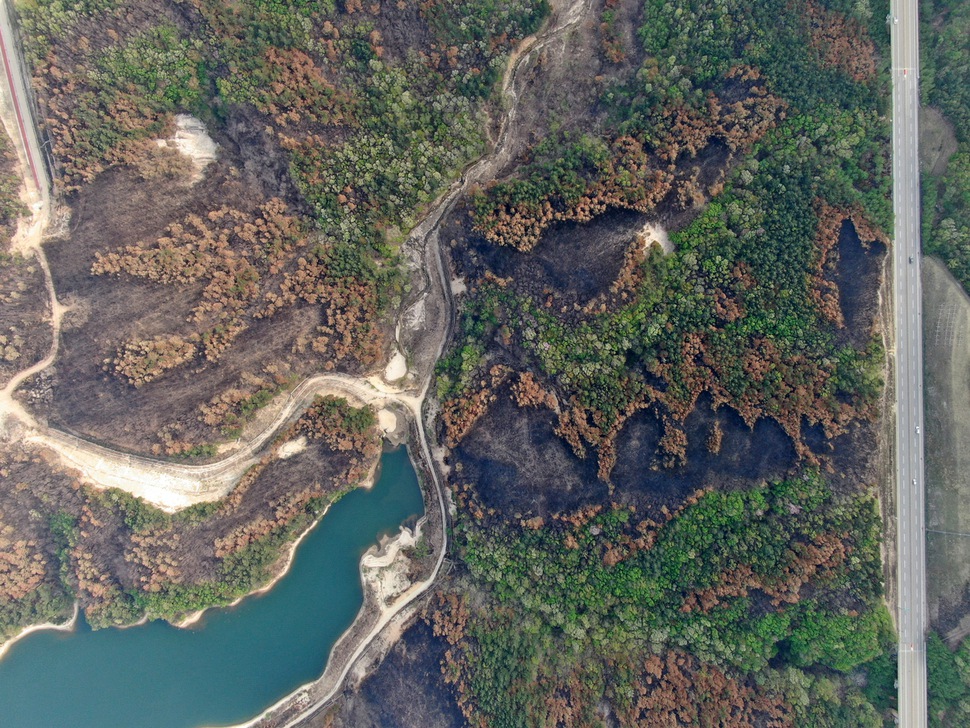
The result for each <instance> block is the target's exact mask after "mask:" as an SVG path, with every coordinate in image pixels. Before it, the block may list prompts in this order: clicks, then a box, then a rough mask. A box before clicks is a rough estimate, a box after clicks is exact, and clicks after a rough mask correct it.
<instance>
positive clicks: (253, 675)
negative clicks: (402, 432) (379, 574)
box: [0, 448, 423, 728]
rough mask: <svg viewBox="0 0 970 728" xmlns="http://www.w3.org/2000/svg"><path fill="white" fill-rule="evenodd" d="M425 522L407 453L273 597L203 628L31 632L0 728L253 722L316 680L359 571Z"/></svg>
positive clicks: (388, 461)
mask: <svg viewBox="0 0 970 728" xmlns="http://www.w3.org/2000/svg"><path fill="white" fill-rule="evenodd" d="M422 511H423V504H422V501H421V491H420V488H419V487H418V482H417V478H416V477H415V473H414V469H413V468H412V466H411V463H410V461H409V459H408V456H407V451H406V450H405V449H404V448H399V449H398V450H395V451H393V452H389V453H386V454H385V455H384V457H383V460H382V472H381V477H380V480H379V481H378V482H377V484H376V485H375V486H374V487H373V488H372V489H371V490H369V491H365V490H356V491H354V492H352V493H350V494H349V495H347V496H345V497H344V498H343V499H341V500H340V501H339V502H338V503H336V504H335V505H334V506H333V507H332V508H331V509H330V511H329V513H327V515H326V516H325V517H324V519H323V520H322V521H321V522H320V524H319V525H318V526H317V527H316V528H315V529H314V530H313V531H312V532H311V533H310V534H309V535H308V536H307V537H306V539H304V541H303V543H302V544H301V545H300V547H299V549H298V550H297V554H296V559H295V560H294V562H293V566H292V568H291V569H290V571H289V572H288V573H287V575H286V576H285V577H284V578H283V579H282V580H281V581H280V582H278V583H277V584H276V586H274V587H273V588H272V589H271V590H270V591H269V592H268V593H266V594H264V595H261V596H256V597H251V598H249V599H246V600H245V601H244V602H243V603H242V604H240V605H239V606H237V607H235V608H232V609H220V610H214V611H210V612H207V613H206V617H205V619H204V622H203V623H202V625H200V626H199V627H198V628H195V629H190V630H182V629H176V628H174V627H171V626H169V625H168V624H166V623H164V622H152V623H150V624H146V625H143V626H140V627H132V628H129V629H123V630H119V629H106V630H100V631H98V632H92V631H91V629H90V628H89V627H88V626H87V625H86V624H83V623H82V624H81V625H79V627H78V629H77V630H75V631H74V632H71V633H65V632H49V631H44V632H35V633H34V634H32V635H30V636H29V637H26V638H24V639H23V640H21V641H19V642H17V643H15V644H14V645H13V647H12V648H11V649H10V651H9V652H8V653H7V655H6V656H5V657H4V658H3V660H0V726H3V728H20V727H21V726H22V727H23V728H48V727H49V728H60V727H61V726H64V727H65V728H87V727H90V728H95V726H96V727H97V728H114V727H117V728H154V727H155V726H158V728H179V727H181V726H189V727H194V726H199V725H225V724H231V723H236V722H240V721H243V720H247V719H249V718H251V717H253V716H254V715H256V714H257V713H259V712H260V711H261V710H262V709H264V708H266V707H268V706H270V705H272V704H273V703H275V702H276V701H277V700H279V699H280V698H282V697H283V696H284V695H286V694H287V693H289V692H291V691H292V690H294V689H295V688H297V687H299V686H300V685H301V684H303V683H305V682H308V681H310V680H312V679H314V678H316V677H318V676H319V675H320V673H321V672H322V671H323V668H324V665H325V664H326V661H327V656H328V655H329V654H330V648H331V647H332V646H333V644H334V642H336V640H337V638H338V637H339V636H340V635H341V633H342V632H343V631H344V630H346V629H347V627H348V626H349V625H350V623H351V622H352V621H353V619H354V617H355V616H356V615H357V611H358V610H359V609H360V605H361V603H362V600H363V595H362V592H361V586H360V578H359V573H358V563H359V560H360V556H361V554H362V553H363V552H364V551H365V550H366V549H367V548H368V547H369V546H370V545H372V544H373V543H374V542H375V541H376V538H377V536H378V534H381V533H384V532H388V531H396V530H397V527H398V526H399V525H400V524H401V523H402V522H403V521H405V520H406V519H407V518H408V517H409V516H413V515H417V514H420V513H421V512H422Z"/></svg>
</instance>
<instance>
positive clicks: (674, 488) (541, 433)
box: [451, 388, 877, 520]
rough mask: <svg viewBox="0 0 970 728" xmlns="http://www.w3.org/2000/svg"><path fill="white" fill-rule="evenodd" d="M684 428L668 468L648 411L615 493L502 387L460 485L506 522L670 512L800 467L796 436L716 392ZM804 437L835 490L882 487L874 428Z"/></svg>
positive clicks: (460, 459)
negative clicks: (683, 450) (715, 436)
mask: <svg viewBox="0 0 970 728" xmlns="http://www.w3.org/2000/svg"><path fill="white" fill-rule="evenodd" d="M715 428H716V429H719V430H720V432H721V443H720V449H719V451H718V452H717V453H714V452H711V450H710V449H709V447H708V443H709V441H710V439H711V434H712V432H713V431H714V430H715ZM684 430H685V432H686V434H687V458H686V463H685V464H684V465H682V466H677V467H672V468H668V467H664V466H663V465H662V464H661V458H662V453H659V452H658V443H659V441H660V437H661V435H662V426H661V424H660V420H659V418H658V416H657V413H656V412H654V411H653V410H644V411H643V412H640V413H639V414H637V415H635V416H634V417H632V418H631V419H630V421H629V422H628V423H627V424H626V426H625V427H624V428H623V430H622V431H621V433H620V436H619V438H618V441H617V448H616V451H617V463H616V466H615V467H614V469H613V473H612V478H611V479H612V482H613V486H614V490H613V492H612V493H611V492H610V489H609V486H608V485H607V484H606V483H604V482H603V481H601V480H599V478H598V477H597V473H596V471H597V463H596V457H595V454H594V453H593V452H592V451H590V453H589V454H588V455H587V457H586V458H585V459H580V458H578V457H577V456H576V455H575V454H574V453H573V451H572V448H571V447H570V446H569V445H568V444H567V443H566V442H565V441H563V440H562V439H561V438H560V437H559V436H558V435H556V433H555V415H553V414H552V412H551V411H549V410H547V409H535V408H519V407H518V406H517V405H516V404H515V403H514V402H513V401H512V399H511V397H510V396H509V394H508V391H507V389H505V388H502V389H501V390H500V391H499V393H498V396H497V398H496V401H495V402H494V403H493V404H492V405H491V406H490V408H489V410H488V412H487V414H486V415H485V416H483V417H482V418H481V419H480V420H479V421H478V422H477V423H476V425H475V426H474V427H473V428H472V430H471V431H470V432H469V433H468V435H466V437H465V438H464V439H463V440H462V442H461V444H460V445H459V446H458V447H457V448H456V449H455V450H454V451H453V453H452V456H451V457H452V464H453V465H454V466H456V468H455V470H453V474H452V481H453V482H455V483H463V484H468V485H472V486H474V488H475V490H476V491H477V493H478V495H479V497H480V498H481V502H482V505H483V506H484V507H486V508H494V509H495V510H496V511H497V515H498V516H499V517H504V518H509V519H515V520H518V519H521V518H530V517H533V516H543V517H546V516H548V515H549V514H552V513H563V512H569V511H574V510H576V509H578V508H580V507H581V506H584V505H589V504H595V503H600V504H605V503H607V502H609V501H615V502H622V503H626V504H629V505H635V506H636V507H637V508H638V510H640V511H641V512H644V513H652V512H656V511H657V510H658V509H659V508H660V507H661V506H667V508H670V509H672V508H676V507H677V506H678V505H679V504H680V503H681V502H682V501H683V500H684V499H685V498H686V497H688V496H689V495H690V494H691V493H693V492H694V491H696V490H698V489H699V488H704V487H713V488H715V489H717V490H724V489H734V488H748V487H750V486H751V485H752V484H755V483H759V482H763V481H768V480H776V479H780V478H784V477H786V476H787V475H789V474H790V473H792V472H794V471H795V470H796V469H797V468H798V467H799V460H798V457H797V455H796V452H795V448H794V445H793V444H792V441H791V439H790V438H789V437H788V435H787V434H785V432H784V431H783V430H782V428H781V426H780V425H778V424H777V423H776V422H775V421H774V420H770V419H761V420H759V421H758V422H757V423H755V425H754V427H753V428H752V427H748V426H747V425H746V424H745V423H744V421H743V420H742V419H741V417H740V416H739V415H738V414H737V413H736V412H735V411H734V410H733V409H731V408H730V407H721V408H719V409H717V410H714V409H712V407H711V400H710V398H709V397H708V396H707V395H704V396H702V397H701V398H700V400H699V401H698V403H697V406H696V408H695V409H694V411H693V412H691V414H690V415H689V416H688V417H687V420H686V421H685V423H684ZM803 432H804V434H805V435H806V441H807V444H808V445H809V446H810V447H811V448H812V449H813V451H814V452H816V453H817V454H818V455H819V456H820V458H821V463H822V465H821V467H822V469H823V472H824V473H825V477H826V479H827V481H828V482H829V484H830V485H831V486H832V487H833V488H834V489H835V490H837V491H841V492H858V489H859V488H860V487H866V486H871V485H873V484H874V478H875V470H874V461H875V458H876V453H877V443H876V437H875V432H874V430H873V428H872V426H871V425H868V424H858V425H854V426H852V427H851V428H850V429H849V431H848V432H847V433H846V434H845V435H842V436H839V437H836V438H833V439H831V440H827V439H826V438H825V437H824V434H823V433H822V432H821V431H820V430H818V429H817V428H811V427H808V426H807V425H806V426H805V427H804V428H803Z"/></svg>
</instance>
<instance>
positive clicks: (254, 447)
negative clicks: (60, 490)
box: [0, 0, 592, 726]
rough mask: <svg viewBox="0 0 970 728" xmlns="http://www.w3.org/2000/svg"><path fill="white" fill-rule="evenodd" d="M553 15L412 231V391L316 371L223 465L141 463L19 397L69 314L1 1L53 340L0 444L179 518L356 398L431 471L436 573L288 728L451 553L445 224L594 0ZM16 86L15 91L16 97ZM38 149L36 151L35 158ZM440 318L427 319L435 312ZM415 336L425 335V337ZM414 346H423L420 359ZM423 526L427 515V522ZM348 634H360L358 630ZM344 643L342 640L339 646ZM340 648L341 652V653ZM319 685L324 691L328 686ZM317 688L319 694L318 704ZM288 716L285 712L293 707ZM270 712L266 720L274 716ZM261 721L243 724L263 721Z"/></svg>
mask: <svg viewBox="0 0 970 728" xmlns="http://www.w3.org/2000/svg"><path fill="white" fill-rule="evenodd" d="M552 5H553V9H552V17H551V18H550V20H549V21H548V22H547V23H546V25H545V27H544V29H543V30H542V31H541V32H540V33H538V34H536V35H535V36H531V37H529V38H527V39H525V40H524V41H523V42H522V43H521V44H520V46H519V47H518V49H517V50H516V51H515V52H514V53H513V55H512V57H511V58H510V62H509V65H508V67H507V69H506V73H505V76H504V78H503V82H502V94H503V96H504V98H505V99H506V101H507V108H508V110H507V112H506V113H505V116H504V118H503V119H502V123H501V126H500V129H499V132H498V136H497V142H496V144H495V146H494V148H493V149H492V150H491V152H490V153H488V154H487V155H486V156H484V157H482V158H481V159H479V160H477V161H476V162H474V163H473V164H471V165H470V166H469V167H468V168H466V170H465V172H464V174H463V175H462V176H461V178H460V179H459V180H457V181H456V182H455V183H454V184H452V186H451V187H450V188H449V190H448V191H447V193H446V194H444V195H443V196H442V197H441V198H440V199H439V200H438V202H437V203H436V204H434V205H433V206H432V207H431V209H430V210H429V212H428V214H427V215H426V216H425V218H424V219H423V220H422V221H421V223H419V224H418V225H417V226H416V227H415V229H414V230H413V231H412V233H411V235H410V237H409V240H408V242H407V243H406V245H405V246H404V250H403V252H404V254H405V259H406V260H408V262H409V264H410V267H411V273H412V275H413V276H414V277H421V278H423V285H422V286H419V290H418V292H417V294H416V295H415V297H414V299H413V300H412V301H411V302H410V304H409V305H408V306H407V307H406V308H405V309H404V311H403V312H402V314H401V316H400V319H399V324H398V337H397V338H398V346H399V348H400V349H401V350H402V351H405V352H408V353H409V355H410V356H409V357H408V358H409V360H411V361H413V362H415V365H414V370H413V371H412V378H411V380H410V381H412V382H414V384H413V385H412V386H411V387H409V388H408V389H397V388H394V387H392V386H390V385H388V384H387V383H385V382H384V381H383V380H382V379H380V378H379V377H371V378H368V379H363V378H355V377H351V376H348V375H341V374H321V375H317V376H313V377H310V378H308V379H306V380H305V381H303V382H302V383H301V384H300V385H299V386H297V387H296V388H295V389H294V390H292V391H291V392H290V393H289V394H288V395H287V396H286V399H285V400H284V401H283V403H282V405H277V406H278V407H279V410H278V412H277V413H276V415H275V417H273V418H272V421H271V422H269V423H268V424H266V425H265V426H264V427H263V428H262V429H261V430H260V431H259V432H258V433H256V434H254V435H253V436H251V437H250V439H248V441H247V442H245V443H243V444H241V445H240V447H239V449H238V450H237V451H235V452H233V453H232V454H231V455H228V456H227V457H225V458H223V459H221V460H219V461H217V462H214V463H211V464H207V465H182V464H179V463H172V462H168V461H164V460H158V459H154V458H151V457H144V456H140V455H131V454H127V453H123V452H119V451H116V450H112V449H110V448H107V447H102V446H100V445H96V444H94V443H92V442H90V441H88V440H85V439H82V438H79V437H76V436H73V435H69V434H67V433H65V432H62V431H59V430H56V429H54V428H50V427H45V426H43V425H41V424H40V423H38V422H37V421H36V420H35V419H34V418H33V417H32V416H31V415H30V413H29V412H27V411H26V410H25V409H24V408H23V407H22V406H20V404H19V403H18V402H17V401H16V400H15V399H14V397H13V394H14V392H15V391H16V389H17V388H18V387H19V386H20V385H21V384H22V383H23V382H24V381H26V380H27V379H28V378H29V377H31V376H33V375H35V374H37V373H39V372H41V371H43V370H44V369H46V368H47V367H48V366H50V365H51V364H52V363H53V362H54V360H55V358H56V356H57V351H58V343H59V340H60V322H61V316H62V314H63V312H64V310H65V309H64V307H63V306H62V305H61V304H60V303H59V302H58V300H57V295H56V291H55V290H54V285H53V279H52V277H51V274H50V269H49V266H48V263H47V259H46V256H45V255H44V251H43V249H42V247H41V245H40V242H41V239H42V233H43V229H44V227H45V225H46V223H47V220H48V219H49V216H50V194H49V190H50V189H52V184H51V180H50V177H49V175H48V171H47V169H46V168H45V167H43V166H42V165H38V164H35V162H34V159H35V158H37V159H39V151H36V150H39V144H38V140H37V132H36V128H37V127H36V124H35V122H34V120H33V116H32V113H31V109H30V106H29V103H28V100H27V98H26V89H27V88H29V80H28V79H27V77H26V75H25V74H24V72H23V68H22V65H21V64H20V63H19V60H18V59H17V58H16V55H17V54H16V52H15V51H13V48H14V39H13V35H12V32H11V28H10V25H9V18H8V17H7V12H6V2H5V1H4V0H0V11H2V12H0V31H2V32H0V41H2V43H3V48H4V53H3V57H4V61H5V70H6V75H7V78H8V81H9V82H8V83H7V84H6V88H4V89H3V91H4V92H5V94H6V96H5V100H6V101H7V102H8V103H9V104H10V106H11V108H12V110H13V111H14V112H15V116H14V117H13V118H11V119H10V120H8V119H6V118H5V121H6V122H7V126H8V129H9V127H10V126H11V123H10V122H11V121H13V120H14V119H16V121H17V124H16V127H15V128H14V129H9V130H10V131H11V132H12V133H11V137H12V138H13V139H14V142H15V145H16V146H17V147H18V151H19V153H20V154H21V159H22V160H23V162H24V172H25V174H24V176H25V183H26V184H27V185H28V187H29V186H30V184H31V178H33V180H34V182H35V184H34V185H33V187H34V189H35V191H36V193H35V197H36V201H35V203H34V216H33V218H32V219H31V221H30V222H29V226H30V228H29V233H30V234H29V235H26V237H25V240H27V241H28V242H27V243H26V244H25V245H24V246H23V247H24V249H25V250H29V251H30V252H31V253H32V254H34V255H35V256H36V257H37V258H38V260H39V262H40V265H41V267H42V268H43V271H44V275H45V280H46V284H47V290H48V296H49V300H50V307H51V312H52V317H51V318H52V322H51V327H52V343H51V348H50V350H49V353H48V355H47V356H46V357H45V358H44V359H43V360H41V361H39V362H37V363H36V364H34V365H32V366H30V367H28V368H26V369H24V370H23V371H21V372H20V373H18V374H17V375H16V376H15V377H13V378H12V379H11V380H10V382H9V383H8V384H7V386H6V387H5V388H4V389H3V390H2V392H0V439H7V440H19V441H21V442H24V443H28V444H31V445H34V446H39V447H45V448H49V449H50V450H52V451H54V452H55V453H57V454H58V456H59V457H60V458H61V460H62V461H63V462H64V464H65V465H67V466H69V467H72V468H75V469H77V470H78V471H80V472H81V473H82V475H83V476H84V478H85V479H86V480H88V481H89V482H90V483H91V484H93V485H94V486H96V487H101V488H121V489H123V490H126V491H128V492H131V493H133V494H135V495H138V496H139V497H142V498H144V499H145V500H147V501H149V502H151V503H154V504H156V505H158V506H159V507H162V508H164V509H166V510H178V509H180V508H184V507H186V506H189V505H191V504H193V503H198V502H201V501H211V500H216V499H218V498H221V497H223V496H225V495H226V494H228V493H229V492H231V490H232V489H233V487H234V486H235V485H236V483H237V482H238V481H239V478H240V477H241V476H242V474H243V473H244V472H245V471H246V469H247V468H248V467H249V466H250V465H252V464H253V463H254V462H256V461H258V460H259V458H260V457H261V456H262V454H263V453H264V452H265V450H266V448H267V447H268V446H269V445H270V444H271V443H272V441H273V439H274V438H275V437H276V436H277V434H278V433H279V432H281V430H282V429H283V428H284V427H286V426H287V424H288V423H289V422H290V421H291V420H292V419H293V418H294V417H296V416H298V415H299V414H300V413H301V412H302V411H303V410H305V409H306V408H307V407H308V406H309V404H310V403H311V402H312V400H313V398H314V397H316V396H317V395H321V394H335V395H339V396H344V397H347V398H349V399H351V400H355V401H358V402H364V403H367V404H370V405H373V406H374V407H376V408H378V409H387V408H393V409H397V410H403V411H404V412H406V413H407V416H408V417H409V418H411V419H412V421H413V422H414V423H415V424H416V427H414V428H413V429H414V431H415V432H416V433H417V440H418V442H417V443H415V444H416V447H412V449H411V454H412V457H416V458H418V459H419V460H421V461H423V464H424V466H425V467H424V470H426V471H427V472H428V473H430V475H431V478H432V480H433V482H434V486H435V491H436V496H437V497H436V500H437V505H438V509H439V513H438V514H436V515H437V517H436V518H434V519H431V520H433V521H434V522H436V523H437V525H438V527H439V533H438V534H437V541H438V544H439V549H438V554H437V559H436V563H435V567H434V569H433V571H432V573H431V574H430V576H429V577H428V578H427V579H425V580H424V581H421V582H416V583H414V584H412V586H411V587H410V588H409V589H408V590H407V591H405V592H404V593H403V594H401V595H400V596H399V597H398V598H397V600H396V601H395V603H394V604H393V605H391V606H390V607H389V608H388V609H386V610H384V611H383V613H382V615H381V617H380V619H379V620H378V621H377V622H376V623H375V624H374V625H373V627H372V628H371V629H370V630H369V632H368V633H367V634H366V635H365V636H364V637H363V638H362V639H360V642H359V643H358V644H357V646H356V648H355V649H354V650H353V651H352V652H350V653H349V656H348V657H347V658H346V659H343V660H341V661H340V662H341V663H342V664H336V663H335V661H334V659H333V657H334V655H331V658H332V659H331V660H330V661H328V665H327V669H326V671H325V673H324V675H323V676H322V677H321V679H320V680H318V681H316V682H315V683H313V684H311V685H308V686H304V687H303V688H300V689H299V690H297V691H295V692H294V693H293V694H292V695H291V696H288V697H287V698H285V699H284V700H283V701H281V702H280V703H278V704H277V705H276V706H273V708H271V709H270V710H269V711H267V714H269V713H273V714H274V715H276V716H279V715H280V714H281V712H282V713H284V714H289V715H292V716H293V717H292V718H291V719H290V720H289V722H287V723H286V725H288V726H295V725H298V724H300V723H302V722H303V721H305V720H306V719H307V718H308V717H310V716H312V715H313V714H315V713H316V712H317V711H319V710H320V709H321V708H322V707H324V706H326V705H328V704H329V703H330V701H331V700H332V699H333V697H334V695H336V694H337V692H338V691H339V689H340V688H341V686H342V685H343V682H344V680H345V679H346V677H347V675H348V673H349V672H350V670H351V668H352V667H353V665H354V664H355V663H356V662H357V660H358V659H359V658H360V657H361V655H362V654H363V653H364V651H365V650H366V649H367V648H368V646H370V644H371V643H372V642H373V641H374V639H375V638H376V637H377V636H378V635H379V634H380V633H381V632H382V631H383V630H384V629H385V628H386V627H387V626H388V624H390V623H391V621H392V620H393V619H394V618H395V617H396V616H397V615H398V614H400V613H401V612H402V610H404V609H405V608H406V607H407V606H408V605H409V604H411V603H412V602H413V601H414V600H415V599H417V598H418V597H419V596H420V595H421V594H423V593H424V592H425V591H427V590H428V589H429V588H430V587H431V585H432V584H433V583H434V581H435V579H436V578H437V576H438V573H439V571H440V569H441V565H442V563H443V561H444V557H445V553H446V552H447V508H446V504H445V495H444V493H445V491H444V482H443V479H442V477H441V475H440V473H439V471H438V468H437V467H436V460H435V459H434V458H433V456H432V451H431V447H430V444H429V442H428V437H427V434H426V429H427V427H429V426H430V425H431V422H430V421H427V420H430V415H427V413H426V410H427V408H426V407H425V406H424V405H425V400H426V396H427V393H428V390H429V387H430V386H431V382H432V379H433V374H434V365H435V363H436V361H437V360H438V358H439V357H440V356H441V353H442V351H443V350H444V347H445V345H446V343H447V341H448V339H449V336H450V333H451V328H452V325H453V321H454V317H455V312H454V304H453V300H452V293H451V280H450V275H449V273H448V265H447V262H446V260H445V257H444V253H443V251H442V250H441V246H440V244H439V226H440V224H441V221H442V220H443V219H444V218H445V217H446V215H447V214H448V213H449V212H450V211H451V210H452V209H453V207H454V205H455V204H456V203H457V202H458V200H459V199H460V198H461V197H462V196H463V195H464V194H466V192H467V190H468V188H469V187H470V186H471V185H473V184H478V183H482V182H485V181H488V180H490V179H492V178H494V177H495V176H496V175H497V174H498V172H499V171H500V170H501V169H502V168H503V167H504V166H506V165H507V164H508V163H509V162H510V161H511V154H512V152H511V149H512V148H513V147H512V144H510V141H511V140H514V139H516V138H517V135H518V133H519V130H518V103H517V102H518V99H519V94H520V92H521V88H520V86H521V83H520V71H521V69H523V68H525V67H526V66H527V64H528V63H529V62H531V60H532V59H534V58H535V56H536V55H537V54H538V53H540V52H541V51H542V50H543V49H545V48H547V47H548V46H549V44H550V43H553V42H555V41H557V40H561V39H562V38H563V37H564V35H565V34H566V33H567V32H568V31H569V30H570V29H572V28H574V27H575V26H577V25H578V24H579V23H580V22H582V21H583V20H584V19H586V18H587V17H589V16H590V13H591V7H592V2H591V0H561V1H560V2H553V3H552ZM18 87H19V88H18ZM31 150H35V151H34V152H33V154H32V153H31ZM429 311H431V312H437V313H436V314H435V315H433V316H430V321H429V315H428V312H429ZM419 329H420V330H419ZM416 349H420V351H417V350H416ZM426 518H427V517H426ZM356 625H357V622H355V624H354V625H353V626H352V627H351V630H349V631H348V633H347V634H348V635H349V634H350V633H351V632H353V630H354V626H356ZM338 646H339V643H338ZM336 650H337V648H336V647H335V652H336ZM324 685H325V686H326V688H324ZM314 686H316V687H317V688H318V689H317V690H314V691H312V694H313V695H314V696H320V697H319V698H318V699H316V700H315V701H314V702H313V703H312V704H311V705H308V706H306V707H305V708H302V706H301V709H300V710H298V711H294V710H292V707H293V706H292V703H293V702H294V701H293V698H294V696H296V695H297V694H298V693H301V692H302V693H303V694H304V695H307V694H311V693H309V692H308V691H309V690H311V689H312V688H313V687H314ZM320 688H323V694H322V695H321V690H320ZM287 708H290V710H287ZM267 714H264V716H265V715H267ZM264 716H261V717H259V718H257V719H255V720H254V721H251V722H250V723H249V724H247V725H253V724H258V723H260V722H262V721H263V720H264Z"/></svg>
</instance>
